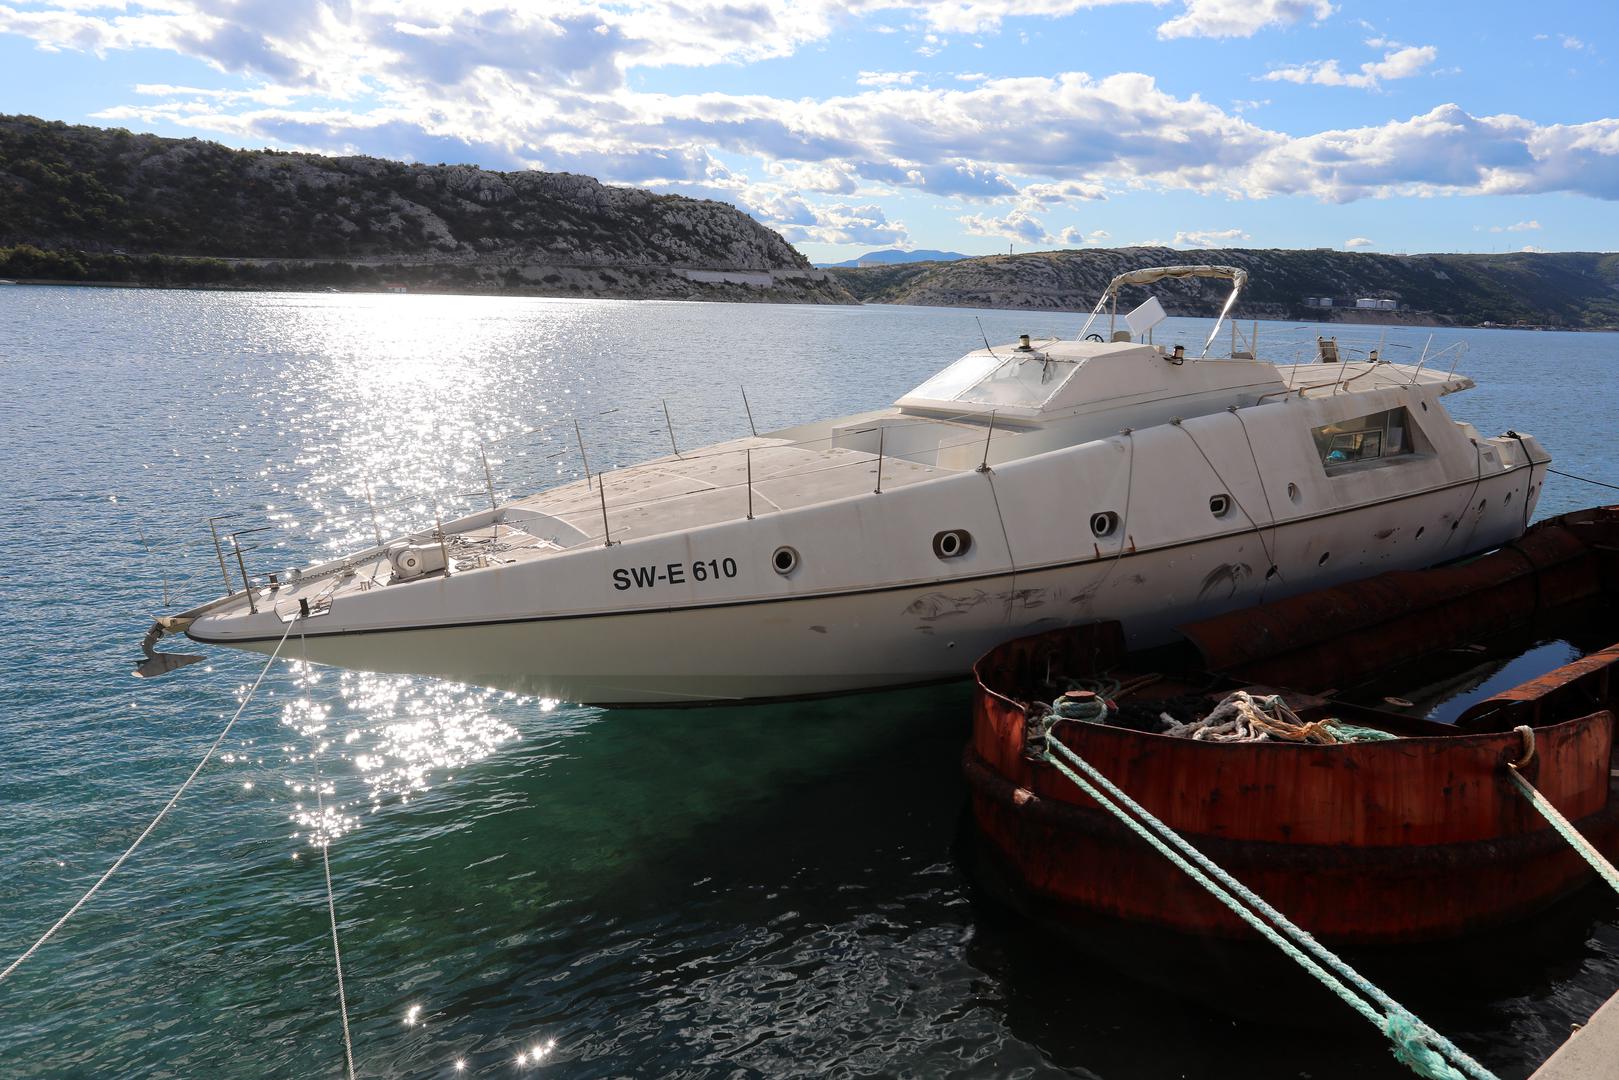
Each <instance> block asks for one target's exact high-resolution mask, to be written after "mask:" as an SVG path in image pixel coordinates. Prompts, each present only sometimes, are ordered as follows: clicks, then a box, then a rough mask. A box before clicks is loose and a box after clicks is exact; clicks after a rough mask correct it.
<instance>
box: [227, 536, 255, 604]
mask: <svg viewBox="0 0 1619 1080" xmlns="http://www.w3.org/2000/svg"><path fill="white" fill-rule="evenodd" d="M230 546H231V548H232V549H233V550H234V551H235V552H236V568H237V569H238V570H240V571H241V572H242V591H243V592H245V593H247V610H249V611H251V612H252V613H253V614H255V615H257V614H258V613H259V606H258V605H257V604H255V603H254V602H253V583H252V582H251V581H248V580H247V564H246V563H244V562H243V561H242V545H241V544H238V543H237V542H236V537H235V536H232V537H231V538H230Z"/></svg>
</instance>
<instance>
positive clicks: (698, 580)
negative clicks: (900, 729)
mask: <svg viewBox="0 0 1619 1080" xmlns="http://www.w3.org/2000/svg"><path fill="white" fill-rule="evenodd" d="M1194 275H1195V276H1216V277H1224V278H1229V279H1231V280H1233V281H1234V283H1235V286H1236V288H1234V289H1233V293H1232V297H1233V300H1234V298H1235V296H1236V291H1237V289H1240V287H1241V284H1242V280H1243V273H1242V271H1240V270H1232V269H1230V268H1219V267H1192V268H1187V267H1171V268H1162V269H1157V270H1149V271H1137V272H1135V273H1133V274H1129V275H1124V276H1123V277H1121V278H1120V279H1118V280H1117V281H1115V283H1114V284H1113V285H1111V286H1110V287H1109V290H1108V293H1107V295H1105V296H1104V297H1103V301H1102V303H1101V304H1099V305H1098V314H1095V315H1093V317H1092V323H1087V324H1086V329H1087V330H1089V328H1090V326H1091V325H1092V324H1093V323H1096V322H1097V320H1098V319H1100V318H1103V316H1101V315H1100V313H1101V312H1102V311H1104V310H1105V305H1107V304H1108V303H1109V302H1110V300H1114V301H1115V302H1116V295H1117V291H1118V289H1119V287H1121V286H1122V285H1125V284H1150V283H1151V282H1152V281H1154V280H1157V279H1158V278H1160V277H1166V276H1176V277H1184V276H1194ZM1150 303H1151V305H1152V307H1153V308H1155V307H1156V302H1155V301H1152V302H1150ZM1230 308H1231V302H1229V301H1228V303H1227V305H1226V311H1229V310H1230ZM1149 316H1150V317H1149ZM1158 317H1161V316H1158V315H1155V314H1153V312H1152V310H1151V308H1149V307H1148V306H1147V305H1143V307H1142V308H1140V309H1137V311H1136V312H1132V313H1130V316H1129V318H1130V320H1131V322H1132V324H1133V328H1134V329H1135V330H1137V331H1138V332H1137V333H1135V334H1134V335H1132V334H1131V332H1130V331H1126V330H1123V329H1115V327H1116V326H1117V324H1118V321H1119V319H1121V318H1125V317H1124V316H1119V317H1117V318H1116V317H1115V315H1114V314H1113V313H1111V312H1110V313H1109V314H1108V315H1107V316H1106V317H1105V318H1106V321H1107V323H1108V324H1109V329H1110V336H1112V337H1114V338H1120V339H1125V340H1112V341H1107V340H1098V339H1100V338H1101V337H1102V335H1101V334H1100V333H1093V334H1089V338H1090V340H1074V341H1067V340H1063V341H1049V342H1043V343H1039V344H1034V343H1030V342H1028V340H1027V339H1024V340H1023V342H1021V343H1020V344H1018V345H1009V346H996V347H993V348H991V347H986V348H984V349H979V350H975V351H973V352H971V353H968V354H967V355H966V356H964V357H963V358H961V359H960V360H958V361H956V362H955V363H954V364H952V365H950V366H949V367H947V368H945V369H944V370H943V371H941V372H940V373H939V374H938V375H936V376H934V377H933V378H931V379H929V380H928V381H927V382H925V383H923V384H922V385H921V386H919V387H917V388H916V389H915V390H913V391H911V392H910V393H909V394H906V395H905V396H904V397H902V398H900V399H899V401H898V402H896V403H895V404H894V405H893V406H892V407H890V408H887V409H882V410H878V411H875V412H870V413H864V414H860V415H856V416H849V417H844V418H841V419H836V420H827V421H821V422H818V423H812V424H805V425H802V426H799V427H793V428H787V429H784V430H781V431H775V432H770V433H767V434H763V435H759V436H757V437H753V438H746V439H738V440H735V441H732V442H727V443H721V444H717V445H714V446H709V447H705V448H703V449H700V450H694V451H688V452H685V453H683V454H681V455H679V456H673V455H671V456H669V457H665V458H659V459H657V460H654V461H648V462H645V463H642V464H639V465H634V466H631V467H628V468H624V469H617V470H614V471H612V472H609V473H607V474H605V475H603V476H599V477H594V478H591V479H589V480H585V481H579V482H575V483H571V484H566V485H563V486H561V487H557V488H554V489H551V490H549V491H545V492H542V493H540V494H538V495H534V496H531V497H528V498H523V499H519V500H517V501H515V502H511V503H508V504H506V505H502V506H500V507H498V508H497V509H494V510H488V511H484V512H482V513H478V514H474V515H471V516H469V517H465V518H462V519H460V520H457V521H453V522H449V523H446V524H445V525H444V526H443V530H442V533H440V532H438V531H436V530H435V531H430V532H424V533H421V534H418V535H416V536H414V537H407V538H401V539H400V540H397V541H393V542H391V543H388V544H383V545H381V546H379V547H376V548H372V549H370V550H366V551H360V552H356V553H354V554H353V555H350V556H348V557H347V558H344V559H341V560H334V561H333V562H330V563H326V564H323V565H321V566H316V567H311V568H307V569H304V570H302V571H301V572H294V573H292V574H290V575H281V576H279V577H278V580H277V581H276V582H275V583H274V584H273V585H268V584H267V585H256V586H255V588H254V589H253V592H252V594H251V596H249V595H248V594H246V593H242V592H237V593H236V594H234V595H232V596H226V597H221V598H220V599H218V600H216V601H213V602H212V603H210V604H206V605H203V606H201V607H199V608H195V609H193V610H191V611H188V612H186V613H184V614H183V615H181V616H177V617H175V618H173V619H169V620H163V621H162V623H161V624H160V625H161V626H162V627H163V629H165V630H167V631H170V632H174V631H179V630H185V631H186V632H187V633H188V634H189V635H190V636H191V637H192V638H194V639H196V640H198V641H203V642H208V643H212V644H217V645H226V646H233V647H238V648H246V649H254V650H258V651H269V650H271V649H273V648H274V647H275V645H276V643H277V642H278V641H279V640H280V639H281V637H282V635H283V633H284V632H285V631H286V629H287V622H288V620H290V619H293V618H296V617H298V616H299V615H300V614H303V615H305V616H307V619H306V622H305V623H304V625H302V626H300V627H298V628H296V630H295V633H298V634H300V635H301V636H302V637H303V639H304V644H302V645H300V653H299V655H304V652H305V650H306V651H307V655H308V657H309V659H311V660H314V661H316V662H319V663H324V664H331V665H336V666H340V667H349V668H358V669H364V670H373V671H391V672H416V673H422V674H428V675H435V676H440V677H443V678H448V679H454V680H458V681H463V682H468V683H475V684H481V685H487V686H496V687H503V688H509V689H513V690H518V691H522V692H525V693H533V694H541V695H545V696H549V697H555V698H560V699H564V700H570V701H582V702H591V703H620V704H629V703H636V704H677V703H694V702H701V701H724V700H745V699H758V698H775V697H790V696H797V695H809V694H823V693H833V692H839V691H848V690H857V689H863V688H871V687H882V686H893V685H903V684H911V683H921V682H926V681H930V680H937V679H942V678H949V677H952V676H958V675H962V674H965V673H966V672H967V670H968V668H969V667H970V666H971V664H972V662H973V660H974V659H975V658H976V657H977V656H979V655H980V654H981V653H982V652H984V651H985V650H986V649H987V648H989V647H990V646H992V645H994V644H996V643H998V642H1000V641H1002V640H1004V639H1007V638H1010V637H1013V636H1017V635H1021V634H1025V633H1028V632H1030V631H1033V630H1036V629H1043V628H1047V627H1054V626H1059V625H1064V624H1070V623H1078V622H1086V621H1091V620H1096V619H1119V620H1122V622H1123V623H1124V626H1125V628H1126V632H1127V634H1128V636H1129V639H1130V640H1131V642H1132V643H1133V644H1135V645H1151V644H1156V643H1160V642H1163V641H1166V640H1168V639H1170V638H1171V637H1172V636H1173V630H1174V627H1175V626H1176V625H1178V624H1181V623H1184V622H1187V621H1189V620H1193V619H1197V618H1200V617H1203V616H1207V615H1211V614H1214V613H1216V612H1219V611H1222V610H1226V609H1229V608H1232V607H1235V606H1239V605H1244V604H1252V603H1258V602H1260V601H1262V600H1273V599H1276V598H1278V597H1281V596H1284V595H1287V594H1289V593H1294V592H1299V591H1301V590H1305V589H1312V588H1317V587H1319V586H1322V585H1327V584H1331V583H1334V582H1340V581H1345V580H1349V579H1353V578H1358V577H1364V576H1367V575H1369V574H1374V573H1379V572H1381V571H1384V570H1389V569H1395V568H1402V567H1410V568H1415V567H1422V566H1428V565H1432V564H1434V563H1438V562H1443V561H1446V560H1449V559H1453V558H1459V557H1462V556H1465V555H1468V554H1471V553H1474V552H1477V551H1481V550H1484V549H1487V548H1491V547H1494V546H1497V545H1499V544H1501V543H1503V542H1505V541H1508V540H1510V539H1512V538H1514V537H1516V536H1517V535H1518V534H1519V533H1521V532H1522V531H1523V529H1524V527H1525V524H1526V523H1527V521H1528V520H1529V517H1530V513H1531V511H1532V508H1533V506H1534V503H1535V500H1536V497H1537V496H1538V495H1539V492H1540V485H1541V480H1542V478H1543V476H1544V471H1545V466H1546V464H1547V463H1548V462H1549V461H1550V458H1549V456H1548V455H1547V454H1546V453H1545V451H1544V450H1543V449H1542V448H1541V447H1540V445H1539V444H1538V443H1537V442H1536V441H1535V439H1534V438H1533V437H1531V436H1527V435H1515V434H1508V435H1506V436H1501V437H1498V438H1482V437H1480V436H1479V434H1478V433H1477V432H1476V431H1475V430H1474V429H1473V428H1472V427H1471V426H1470V425H1468V424H1466V423H1462V422H1458V421H1455V420H1453V419H1451V417H1450V416H1449V415H1448V414H1447V413H1446V410H1445V407H1444V405H1443V403H1442V398H1443V397H1444V396H1445V395H1447V394H1449V393H1452V392H1454V391H1457V390H1463V389H1466V388H1467V387H1469V386H1471V385H1472V382H1471V380H1469V379H1467V378H1465V377H1463V376H1459V375H1454V374H1447V373H1445V372H1442V371H1437V370H1433V369H1426V368H1423V367H1422V366H1421V365H1415V366H1411V365H1400V364H1392V363H1386V362H1383V361H1381V360H1378V359H1375V358H1374V359H1369V360H1366V361H1361V362H1344V363H1340V362H1336V361H1329V362H1316V363H1309V364H1300V365H1294V366H1285V367H1278V366H1277V365H1274V364H1272V363H1269V362H1266V361H1262V360H1256V359H1252V358H1249V356H1248V354H1247V353H1245V352H1242V351H1239V350H1237V349H1235V348H1233V349H1232V350H1231V352H1232V355H1231V356H1228V357H1223V358H1220V357H1211V356H1207V355H1205V356H1201V357H1192V356H1185V355H1180V354H1179V350H1175V351H1171V350H1169V349H1167V348H1164V347H1161V346H1157V345H1152V344H1148V343H1146V342H1144V341H1142V340H1138V339H1140V338H1143V337H1146V338H1148V339H1149V340H1150V335H1151V326H1152V320H1153V319H1155V318H1158ZM1143 318H1145V319H1146V323H1145V325H1144V326H1143V325H1142V322H1141V320H1142V319H1143ZM1083 334H1084V332H1083V331H1082V336H1083ZM1218 334H1219V324H1218V322H1217V324H1216V327H1215V331H1214V333H1211V334H1210V336H1209V341H1210V342H1212V341H1213V340H1214V338H1215V337H1216V336H1217V335H1218ZM1331 344H1332V343H1323V348H1322V355H1323V356H1329V357H1335V356H1336V355H1337V353H1336V348H1335V346H1334V347H1332V348H1330V349H1329V348H1328V347H1327V346H1329V345H1331ZM1206 351H1207V346H1205V352H1206ZM1374 356H1375V354H1374ZM158 655H159V656H160V657H161V656H163V655H164V654H158ZM158 670H161V668H159V669H158Z"/></svg>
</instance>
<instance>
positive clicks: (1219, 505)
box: [1209, 494, 1231, 518]
mask: <svg viewBox="0 0 1619 1080" xmlns="http://www.w3.org/2000/svg"><path fill="white" fill-rule="evenodd" d="M1209 513H1211V514H1213V515H1214V516H1215V517H1217V518H1223V517H1225V516H1226V515H1227V514H1229V513H1231V496H1229V495H1225V494H1220V495H1210V496H1209Z"/></svg>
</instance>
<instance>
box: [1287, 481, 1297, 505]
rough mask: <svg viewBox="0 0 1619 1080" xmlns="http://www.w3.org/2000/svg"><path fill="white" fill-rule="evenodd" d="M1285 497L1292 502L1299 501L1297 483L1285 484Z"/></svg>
mask: <svg viewBox="0 0 1619 1080" xmlns="http://www.w3.org/2000/svg"><path fill="white" fill-rule="evenodd" d="M1287 497H1288V498H1289V499H1292V500H1293V501H1294V502H1298V501H1299V486H1298V485H1297V484H1289V485H1287Z"/></svg>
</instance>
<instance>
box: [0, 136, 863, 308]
mask: <svg viewBox="0 0 1619 1080" xmlns="http://www.w3.org/2000/svg"><path fill="white" fill-rule="evenodd" d="M0 277H9V278H26V279H35V280H40V279H59V280H81V281H132V282H139V283H144V284H165V283H166V284H204V285H224V286H249V287H251V286H286V285H294V286H299V285H301V286H306V287H307V286H345V287H360V288H367V287H371V288H375V287H380V286H385V285H389V284H395V285H399V284H403V285H408V286H410V287H413V288H414V287H424V288H436V289H448V290H455V291H478V292H487V291H503V290H514V291H519V292H533V293H544V294H554V295H587V296H588V295H603V296H657V297H677V298H700V299H725V300H748V299H758V300H774V301H788V302H792V301H821V302H834V303H848V302H849V301H850V297H849V296H848V294H847V293H845V292H844V291H843V290H842V288H840V287H839V286H838V285H837V284H836V283H835V282H833V281H831V280H830V279H829V276H828V275H827V274H826V272H824V271H820V270H815V269H813V268H812V267H811V266H810V264H809V261H808V260H807V259H805V258H804V256H802V255H801V254H799V253H798V251H797V250H796V249H794V248H793V246H792V245H791V244H789V243H787V241H785V240H783V239H782V238H781V236H780V235H779V234H777V233H775V232H773V231H771V230H770V229H768V228H766V227H765V226H763V225H760V224H759V223H758V222H756V221H754V220H753V219H752V218H751V217H749V216H748V215H746V214H744V213H742V212H741V211H740V210H738V209H736V208H735V207H734V206H730V205H728V204H726V203H721V202H714V201H710V200H702V199H688V198H684V197H682V196H678V195H659V194H655V193H653V192H650V191H647V190H645V189H642V188H626V187H611V186H608V185H606V184H602V183H600V182H598V181H596V180H594V179H592V178H591V177H588V176H578V175H574V174H571V173H549V172H539V171H536V170H518V171H512V172H495V171H492V170H488V169H481V168H478V167H476V166H471V165H420V164H412V163H407V162H400V161H391V160H386V159H382V158H373V157H358V156H355V157H323V156H320V155H318V154H302V153H281V152H278V151H274V150H233V149H230V148H228V147H225V146H221V145H219V144H218V143H211V142H203V141H201V140H198V139H169V138H161V137H159V136H156V135H140V134H132V133H130V132H128V131H124V130H121V129H114V130H108V129H104V128H94V127H80V126H69V125H67V124H62V123H56V122H48V121H44V120H39V119H36V118H34V117H31V116H4V115H0Z"/></svg>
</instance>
